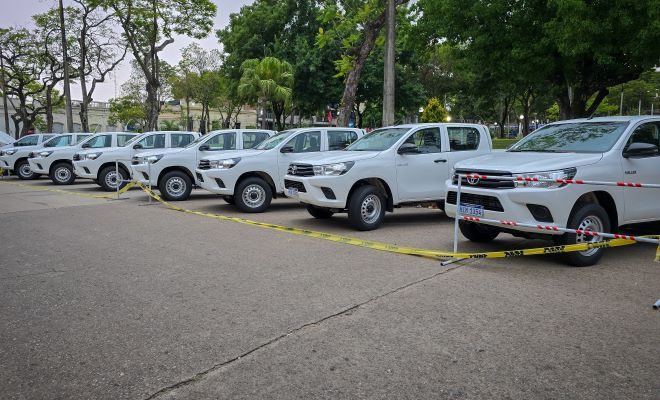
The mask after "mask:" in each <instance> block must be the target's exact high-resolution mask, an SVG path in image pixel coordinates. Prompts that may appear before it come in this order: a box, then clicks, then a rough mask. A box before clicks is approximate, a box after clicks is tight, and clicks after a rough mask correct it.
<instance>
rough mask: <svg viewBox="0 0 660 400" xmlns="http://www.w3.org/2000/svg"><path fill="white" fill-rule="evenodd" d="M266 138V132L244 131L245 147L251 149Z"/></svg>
mask: <svg viewBox="0 0 660 400" xmlns="http://www.w3.org/2000/svg"><path fill="white" fill-rule="evenodd" d="M266 139H268V134H267V133H266V132H243V148H244V149H251V148H253V147H254V146H256V145H258V144H259V143H261V142H263V141H264V140H266Z"/></svg>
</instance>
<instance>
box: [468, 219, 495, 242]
mask: <svg viewBox="0 0 660 400" xmlns="http://www.w3.org/2000/svg"><path fill="white" fill-rule="evenodd" d="M458 229H460V230H461V233H462V234H463V236H465V237H466V238H467V239H468V240H470V241H471V242H476V243H488V242H492V241H493V240H494V239H495V238H496V237H497V235H499V234H500V231H499V230H498V229H497V228H494V227H492V226H488V225H482V224H475V223H474V222H467V221H458Z"/></svg>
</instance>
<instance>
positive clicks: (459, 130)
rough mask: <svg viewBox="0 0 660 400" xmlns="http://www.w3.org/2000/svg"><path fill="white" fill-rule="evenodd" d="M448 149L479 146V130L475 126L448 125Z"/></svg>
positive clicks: (471, 148) (466, 148)
mask: <svg viewBox="0 0 660 400" xmlns="http://www.w3.org/2000/svg"><path fill="white" fill-rule="evenodd" d="M447 134H448V135H449V149H450V151H467V150H476V149H477V148H479V131H478V130H477V129H476V128H468V127H458V126H453V127H451V126H450V127H448V128H447Z"/></svg>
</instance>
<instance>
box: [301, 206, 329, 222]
mask: <svg viewBox="0 0 660 400" xmlns="http://www.w3.org/2000/svg"><path fill="white" fill-rule="evenodd" d="M307 212H308V213H309V215H311V216H312V217H314V218H316V219H328V218H330V217H332V216H333V215H334V212H332V211H330V210H329V209H327V208H323V207H315V206H312V205H307Z"/></svg>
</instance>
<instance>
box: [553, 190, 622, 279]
mask: <svg viewBox="0 0 660 400" xmlns="http://www.w3.org/2000/svg"><path fill="white" fill-rule="evenodd" d="M567 227H568V228H569V229H581V230H592V231H598V232H609V231H610V228H611V223H610V217H609V215H607V211H605V209H604V208H603V207H601V206H599V205H598V204H594V203H581V204H577V205H576V207H575V208H574V210H573V212H572V213H571V216H570V217H569V219H568V224H567ZM600 241H602V238H601V237H595V236H588V235H575V234H572V233H565V234H563V235H562V236H561V237H560V238H559V239H558V243H559V244H561V245H569V244H575V243H586V242H600ZM604 253H605V249H604V248H603V249H590V250H586V251H575V252H571V253H564V254H563V255H562V256H563V259H564V261H565V262H566V263H567V264H570V265H572V266H574V267H589V266H592V265H595V264H596V263H598V261H599V260H600V259H601V257H603V254H604Z"/></svg>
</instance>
